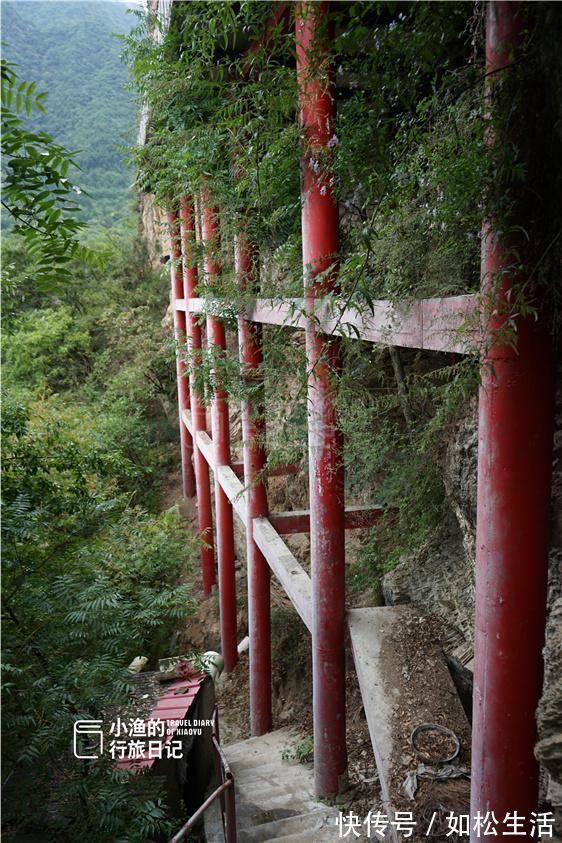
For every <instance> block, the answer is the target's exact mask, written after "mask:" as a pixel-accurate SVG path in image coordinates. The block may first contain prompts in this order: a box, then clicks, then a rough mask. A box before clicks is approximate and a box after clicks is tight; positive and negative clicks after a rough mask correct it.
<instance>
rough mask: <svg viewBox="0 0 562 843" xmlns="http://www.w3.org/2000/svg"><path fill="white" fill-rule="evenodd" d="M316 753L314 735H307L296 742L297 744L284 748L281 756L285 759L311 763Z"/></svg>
mask: <svg viewBox="0 0 562 843" xmlns="http://www.w3.org/2000/svg"><path fill="white" fill-rule="evenodd" d="M313 755H314V738H313V736H312V735H307V736H306V738H303V740H302V741H301V742H300V743H298V744H296V745H295V746H293V747H291V748H288V749H284V750H283V751H282V753H281V758H282V759H283V760H284V761H290V760H293V759H294V760H295V761H298V762H299V763H300V764H309V763H310V762H311V761H312V759H313Z"/></svg>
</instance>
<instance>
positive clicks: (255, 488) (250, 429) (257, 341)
mask: <svg viewBox="0 0 562 843" xmlns="http://www.w3.org/2000/svg"><path fill="white" fill-rule="evenodd" d="M234 249H235V253H234V254H235V266H236V276H237V279H238V283H239V285H240V287H241V288H242V289H244V288H246V287H252V286H253V283H254V278H253V271H254V254H253V249H252V247H251V245H250V243H249V242H248V241H247V240H246V238H245V236H244V235H243V234H239V235H238V236H237V237H236V238H235V245H234ZM238 337H239V344H240V362H241V364H242V376H243V377H244V378H245V379H246V380H247V381H248V382H250V383H251V384H253V385H256V384H257V383H261V384H263V379H262V376H261V374H260V366H261V363H262V327H261V325H258V324H257V323H255V322H250V321H249V320H248V319H245V318H244V317H243V316H240V317H239V319H238ZM242 438H243V452H244V484H245V486H246V505H247V512H248V524H247V527H246V554H247V565H248V625H249V632H250V726H251V731H252V735H263V734H264V732H267V731H268V729H270V728H271V612H270V595H269V585H270V570H269V565H268V564H267V561H266V559H265V557H264V556H263V554H262V552H261V551H260V549H259V548H258V546H257V545H256V543H255V541H254V537H253V530H252V519H253V518H256V517H259V516H265V515H267V514H268V503H267V491H266V487H265V484H264V482H263V475H262V479H261V480H259V482H258V481H257V478H258V476H259V474H260V472H261V471H262V469H263V468H264V466H265V463H266V460H267V457H266V452H265V417H264V408H263V404H262V403H261V401H259V400H258V401H255V400H254V401H249V400H247V399H246V400H244V401H242Z"/></svg>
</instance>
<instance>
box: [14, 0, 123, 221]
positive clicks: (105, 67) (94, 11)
mask: <svg viewBox="0 0 562 843" xmlns="http://www.w3.org/2000/svg"><path fill="white" fill-rule="evenodd" d="M127 12H128V9H127V6H126V4H122V3H109V2H57V3H56V4H54V3H39V2H35V3H15V2H5V3H3V4H2V29H3V36H2V37H3V39H4V40H5V42H6V44H5V45H4V55H5V56H6V57H7V58H8V59H10V60H11V61H15V62H17V64H18V66H19V68H20V72H21V75H22V77H23V78H24V79H33V80H35V81H36V82H37V86H38V89H40V90H47V91H48V92H49V96H48V100H47V104H48V110H47V113H45V114H39V113H34V112H32V113H31V115H30V125H29V127H30V129H32V130H33V131H34V132H38V133H41V132H46V133H48V134H49V135H52V136H53V137H55V138H57V140H58V141H59V143H61V144H63V145H65V146H67V147H68V148H69V149H73V150H79V152H78V153H77V156H76V160H77V162H78V163H79V164H80V173H79V179H78V176H77V175H76V174H75V176H74V179H75V180H78V184H79V186H80V188H81V190H82V194H81V195H80V196H79V197H77V196H74V198H75V199H77V203H78V204H79V205H80V209H81V211H80V215H79V216H80V219H82V220H87V221H92V220H98V221H100V222H101V223H103V224H104V225H111V226H114V225H116V224H119V222H120V221H121V220H123V219H124V218H125V217H127V216H128V215H129V214H130V213H131V208H130V206H131V201H132V195H131V189H130V185H131V182H132V180H133V176H132V173H131V172H130V170H129V169H128V168H127V167H126V166H125V165H124V164H123V163H122V159H123V156H124V152H123V147H125V146H126V145H127V144H130V143H131V140H132V138H133V137H134V131H135V114H134V105H133V98H132V96H131V93H130V92H129V91H128V90H127V78H126V70H125V68H124V67H123V66H122V64H121V62H120V60H119V42H118V40H117V38H116V37H114V35H113V33H118V34H122V33H126V32H128V30H129V28H130V23H131V17H130V15H128V13H127Z"/></svg>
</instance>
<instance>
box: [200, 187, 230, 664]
mask: <svg viewBox="0 0 562 843" xmlns="http://www.w3.org/2000/svg"><path fill="white" fill-rule="evenodd" d="M201 236H202V240H203V243H204V246H205V275H206V278H207V279H208V280H209V281H213V280H216V279H217V278H218V277H219V276H220V267H219V265H218V263H217V261H216V260H215V258H214V256H213V251H214V250H215V249H216V246H217V245H218V244H217V241H218V236H219V223H218V210H217V208H215V207H213V206H212V205H211V204H210V203H209V202H208V200H207V197H206V196H204V195H203V196H202V197H201ZM207 341H208V344H209V348H210V349H212V350H213V352H214V353H215V354H217V355H222V354H223V352H224V350H225V349H226V334H225V330H224V325H223V324H222V322H220V321H219V320H218V319H215V317H214V316H207ZM215 379H216V373H215ZM211 428H212V434H213V450H214V456H215V508H216V525H217V558H218V569H219V605H220V627H221V648H222V656H223V658H224V669H225V671H226V672H227V673H228V672H230V671H231V670H233V669H234V667H235V665H236V662H237V661H238V649H237V623H236V579H235V571H234V530H233V524H232V505H231V503H230V501H229V500H228V498H227V496H226V495H225V493H224V492H223V490H222V487H221V485H220V483H219V481H218V467H219V466H221V465H230V423H229V418H228V402H227V396H226V392H225V391H224V389H223V388H222V387H221V385H220V383H218V382H216V383H215V392H214V396H213V401H212V403H211Z"/></svg>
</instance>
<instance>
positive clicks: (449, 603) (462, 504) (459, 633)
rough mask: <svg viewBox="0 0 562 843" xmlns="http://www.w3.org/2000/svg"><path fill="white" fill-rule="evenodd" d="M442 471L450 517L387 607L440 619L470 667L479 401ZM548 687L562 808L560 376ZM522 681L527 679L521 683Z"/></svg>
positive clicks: (450, 438)
mask: <svg viewBox="0 0 562 843" xmlns="http://www.w3.org/2000/svg"><path fill="white" fill-rule="evenodd" d="M443 442H444V445H443V451H442V455H441V466H442V469H443V479H444V484H445V489H446V493H447V498H448V501H449V504H450V514H449V517H448V518H447V519H446V520H445V521H444V522H443V524H442V525H441V527H440V528H439V530H438V531H436V533H435V534H434V535H433V536H432V538H431V539H430V541H428V542H427V544H426V545H425V546H424V547H423V548H422V549H421V550H420V552H419V553H418V554H416V555H414V556H409V557H405V558H403V559H402V560H401V562H400V564H399V565H398V566H397V567H396V568H395V569H394V570H393V571H391V572H390V573H388V574H387V575H386V576H385V577H384V580H383V595H384V598H385V601H386V602H387V603H388V604H390V605H394V604H397V603H413V604H415V605H417V606H420V607H421V608H423V609H425V610H426V611H428V612H431V613H432V614H434V615H437V616H438V617H439V618H440V619H441V621H442V623H443V628H444V641H443V643H444V647H445V650H446V652H447V654H448V655H449V656H452V657H454V658H456V659H458V660H459V661H460V662H462V663H463V664H465V665H467V666H468V667H469V668H471V667H472V661H471V660H472V655H473V624H474V564H475V536H476V483H477V453H478V412H477V402H476V399H474V400H473V401H472V402H471V404H470V405H469V406H467V407H466V409H465V413H464V414H463V415H462V417H460V418H459V419H458V420H457V421H456V422H455V423H454V424H452V425H451V426H450V428H449V429H448V430H447V431H446V432H445V435H444V437H443ZM551 548H552V549H551V553H550V572H549V593H548V621H547V627H546V641H545V648H544V658H545V680H544V690H543V696H542V699H541V701H540V703H539V707H538V710H537V723H538V732H539V740H538V744H537V748H536V754H537V758H538V759H539V760H540V762H541V764H542V765H543V766H544V768H545V769H546V771H547V772H548V775H549V783H548V798H549V801H550V803H551V804H552V805H553V806H556V807H562V373H560V372H559V376H558V389H557V412H556V432H555V438H554V454H553V487H552V545H551ZM522 681H524V677H522Z"/></svg>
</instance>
